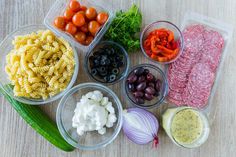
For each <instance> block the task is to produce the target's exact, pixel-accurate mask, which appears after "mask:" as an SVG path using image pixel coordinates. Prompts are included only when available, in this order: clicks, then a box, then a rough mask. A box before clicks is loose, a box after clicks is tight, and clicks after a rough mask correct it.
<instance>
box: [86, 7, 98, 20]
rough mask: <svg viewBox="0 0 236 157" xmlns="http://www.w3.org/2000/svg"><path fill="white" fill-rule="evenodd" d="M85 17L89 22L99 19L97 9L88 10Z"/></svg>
mask: <svg viewBox="0 0 236 157" xmlns="http://www.w3.org/2000/svg"><path fill="white" fill-rule="evenodd" d="M85 15H86V17H87V18H88V19H89V20H93V19H95V18H96V17H97V11H96V9H95V8H93V7H91V8H88V9H87V10H86V12H85Z"/></svg>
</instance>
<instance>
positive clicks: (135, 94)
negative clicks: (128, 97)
mask: <svg viewBox="0 0 236 157" xmlns="http://www.w3.org/2000/svg"><path fill="white" fill-rule="evenodd" d="M133 95H134V97H135V98H137V97H143V95H144V94H143V92H140V91H137V92H134V93H133Z"/></svg>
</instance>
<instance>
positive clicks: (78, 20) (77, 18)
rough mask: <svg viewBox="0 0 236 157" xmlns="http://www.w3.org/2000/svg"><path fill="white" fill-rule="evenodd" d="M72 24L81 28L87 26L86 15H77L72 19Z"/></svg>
mask: <svg viewBox="0 0 236 157" xmlns="http://www.w3.org/2000/svg"><path fill="white" fill-rule="evenodd" d="M72 22H73V24H74V25H76V26H78V27H81V26H83V25H84V24H85V18H84V15H83V14H81V13H76V14H75V15H74V16H73V18H72Z"/></svg>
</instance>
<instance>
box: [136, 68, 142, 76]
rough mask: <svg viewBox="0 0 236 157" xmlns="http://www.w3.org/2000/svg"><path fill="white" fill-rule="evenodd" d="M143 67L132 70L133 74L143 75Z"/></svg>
mask: <svg viewBox="0 0 236 157" xmlns="http://www.w3.org/2000/svg"><path fill="white" fill-rule="evenodd" d="M143 72H144V68H142V67H140V68H137V69H135V70H134V73H135V75H137V76H140V75H143Z"/></svg>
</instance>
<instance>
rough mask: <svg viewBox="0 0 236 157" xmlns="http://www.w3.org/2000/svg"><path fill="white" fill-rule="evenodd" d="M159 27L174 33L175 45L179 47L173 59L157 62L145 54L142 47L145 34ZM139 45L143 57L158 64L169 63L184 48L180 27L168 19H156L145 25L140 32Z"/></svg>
mask: <svg viewBox="0 0 236 157" xmlns="http://www.w3.org/2000/svg"><path fill="white" fill-rule="evenodd" d="M160 28H166V29H168V30H171V31H172V32H173V33H174V35H175V41H177V47H178V48H179V52H178V55H177V56H176V57H175V58H174V59H172V60H170V61H167V62H158V61H156V60H154V59H152V58H151V57H150V56H148V55H147V53H146V51H145V49H144V47H143V43H144V41H145V40H146V38H147V36H148V35H149V34H150V33H151V32H152V31H154V30H156V29H160ZM140 45H141V50H142V52H143V54H144V56H145V57H147V58H148V59H150V60H151V61H154V62H156V63H160V64H169V63H172V62H174V61H175V60H176V59H178V57H179V56H180V55H181V54H182V52H183V48H184V43H183V36H182V33H181V31H180V29H179V28H178V27H177V26H176V25H175V24H173V23H171V22H169V21H156V22H153V23H151V24H150V25H148V26H147V27H145V28H144V30H143V31H142V33H141V36H140Z"/></svg>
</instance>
